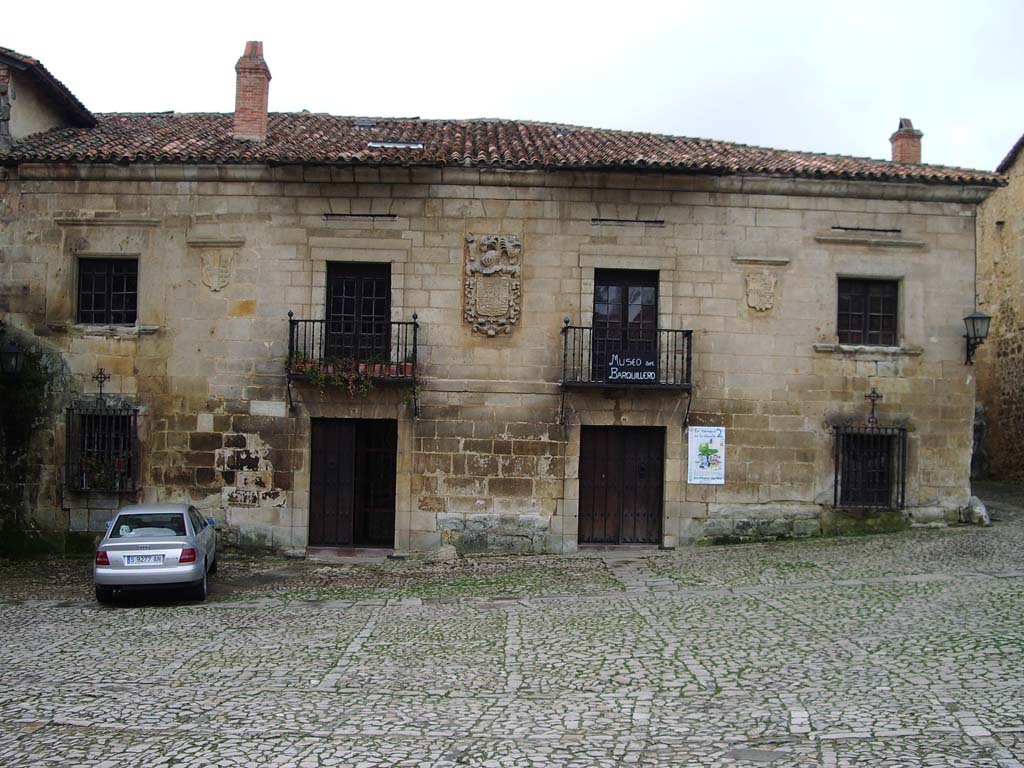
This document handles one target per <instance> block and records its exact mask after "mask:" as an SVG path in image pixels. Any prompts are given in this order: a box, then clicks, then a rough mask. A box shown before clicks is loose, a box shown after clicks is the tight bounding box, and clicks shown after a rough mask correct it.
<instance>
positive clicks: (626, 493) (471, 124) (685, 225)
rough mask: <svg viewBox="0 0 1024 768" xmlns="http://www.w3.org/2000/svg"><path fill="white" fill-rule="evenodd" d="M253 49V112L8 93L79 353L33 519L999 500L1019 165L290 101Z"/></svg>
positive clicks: (949, 508)
mask: <svg viewBox="0 0 1024 768" xmlns="http://www.w3.org/2000/svg"><path fill="white" fill-rule="evenodd" d="M25 61H31V60H29V59H26V58H25V57H19V56H17V55H15V54H13V53H11V52H9V51H5V50H0V66H2V67H4V68H5V69H6V70H7V72H8V73H9V74H13V76H14V81H13V82H14V83H15V84H17V83H18V82H19V81H18V78H19V77H20V74H19V73H22V72H25V71H27V70H22V69H19V68H18V67H19V62H25ZM33 66H34V67H37V68H38V64H33V65H31V66H30V67H29V68H31V67H33ZM39 71H41V68H39ZM236 74H237V82H238V90H237V101H236V108H235V112H234V113H233V114H231V113H228V114H178V113H160V114H102V115H91V114H89V113H88V112H87V111H85V110H84V108H83V109H81V110H77V111H75V110H71V109H70V107H69V105H74V104H77V101H76V100H74V98H73V97H72V96H71V95H70V94H69V93H67V90H66V89H65V88H64V87H63V86H61V85H60V84H59V83H57V82H56V81H54V80H52V78H51V79H49V80H47V81H45V83H43V85H40V86H39V87H38V93H39V100H40V101H42V102H44V103H48V104H52V105H53V112H52V113H53V114H57V113H58V112H59V109H58V107H60V108H61V109H63V110H64V111H63V112H61V115H62V117H61V120H60V125H58V126H57V127H53V128H51V129H49V130H42V129H44V128H47V127H48V126H46V125H41V126H36V127H35V128H34V129H30V130H25V129H23V128H22V129H19V128H18V126H19V125H24V124H23V123H19V122H18V118H17V113H18V110H19V109H20V108H21V104H22V103H23V102H22V99H21V94H19V97H18V99H16V100H12V101H11V102H10V104H11V105H12V106H13V111H12V112H11V117H10V126H11V128H12V131H11V134H12V136H13V146H12V148H11V149H10V150H7V151H6V152H5V153H4V154H3V155H0V221H2V222H3V228H2V230H0V254H2V260H0V281H2V285H3V292H2V293H0V310H2V311H3V313H4V316H5V317H6V320H7V324H8V329H9V331H11V332H12V333H14V334H15V335H16V337H17V338H18V339H19V340H20V343H22V344H24V345H27V346H31V347H32V348H34V349H39V350H43V351H45V352H46V353H47V354H50V355H57V356H58V357H59V359H60V360H61V361H62V365H63V368H64V373H65V374H66V380H67V382H69V383H68V385H67V387H66V391H64V393H63V394H62V396H61V402H60V407H59V409H57V408H55V409H54V412H53V414H52V418H51V419H50V420H49V421H47V424H46V426H45V428H43V429H40V430H39V433H38V434H37V436H36V440H35V441H34V443H33V445H32V450H33V451H34V452H35V453H34V454H33V455H34V456H35V457H36V460H35V461H34V462H33V468H32V478H26V479H25V481H26V485H25V487H26V488H30V489H32V490H30V491H26V492H25V496H24V499H23V500H24V503H25V505H26V506H27V507H28V508H29V512H28V518H27V520H28V522H26V523H25V525H28V526H29V527H31V528H32V529H33V530H36V531H39V532H47V531H49V532H52V533H60V532H69V531H70V532H89V531H97V530H102V526H103V521H104V520H105V519H106V518H107V517H108V516H109V513H110V508H111V507H112V506H114V505H116V504H118V503H123V502H125V501H127V500H134V499H143V500H152V501H156V500H173V499H185V498H187V499H191V500H192V501H193V502H194V503H195V504H196V505H197V506H200V507H202V508H204V509H207V510H209V511H210V513H211V514H213V515H215V516H217V517H218V519H219V521H220V524H221V525H222V526H223V527H224V528H225V531H226V533H227V534H228V535H230V536H232V537H234V538H235V539H236V540H238V541H240V542H243V543H259V544H268V545H271V546H274V547H278V548H285V549H302V548H304V547H307V546H308V547H318V546H325V547H358V546H383V547H387V548H393V549H395V550H399V551H406V550H420V549H430V548H434V547H437V546H439V545H440V544H442V543H445V542H450V543H453V544H455V545H456V546H458V547H460V548H462V549H465V550H480V549H487V548H494V549H506V550H514V551H527V550H531V551H553V552H571V551H574V550H575V549H576V547H577V546H578V545H579V544H584V543H630V542H635V543H650V544H656V545H662V546H669V547H671V546H676V545H682V544H687V543H693V542H696V541H700V540H704V539H715V538H719V539H720V538H733V537H735V538H747V537H755V536H787V535H798V536H799V535H812V534H816V533H819V532H821V531H822V530H825V531H829V530H837V529H839V530H841V529H843V528H844V527H845V526H849V525H853V526H867V527H875V526H891V525H903V524H906V523H908V522H935V521H942V520H945V519H949V518H950V517H951V516H952V517H955V516H956V514H957V511H958V509H959V508H960V507H961V506H962V505H964V504H965V503H966V501H967V499H968V495H969V490H968V465H969V458H970V450H971V422H972V415H973V407H974V378H973V375H972V374H973V370H972V369H971V368H968V367H966V366H965V365H964V362H963V340H962V338H961V335H962V331H961V328H962V320H961V318H962V317H963V316H964V315H965V314H966V313H968V312H970V311H971V309H972V308H973V303H974V257H975V253H974V228H975V214H976V207H977V205H978V203H979V202H981V201H982V200H983V199H984V198H985V196H986V195H987V194H988V193H989V192H990V191H991V189H992V188H993V187H994V186H997V185H998V184H999V183H1000V180H999V177H998V176H996V175H995V174H991V173H985V172H976V171H966V170H963V169H956V168H947V167H939V166H931V165H922V164H920V163H919V162H900V163H897V162H890V161H880V160H869V159H861V158H852V157H842V156H832V155H818V154H809V153H802V152H790V151H781V150H773V149H763V148H757V147H749V146H744V145H737V144H730V143H726V142H719V141H709V140H703V139H689V138H681V137H672V136H664V135H654V134H643V133H628V132H621V131H611V130H596V129H590V128H581V127H575V126H569V125H554V124H544V123H531V122H512V121H500V120H420V119H388V118H349V117H334V116H329V115H323V114H310V113H288V114H284V113H269V114H268V113H267V111H266V109H267V103H268V97H267V93H268V86H269V81H270V71H269V68H268V67H267V65H266V63H265V62H264V60H263V56H262V45H261V44H259V43H250V44H248V45H247V46H246V50H245V54H244V55H243V57H242V58H241V59H240V60H239V61H238V65H237V67H236ZM43 86H45V87H43ZM27 90H28V89H27V88H26V91H27ZM908 134H909V135H908ZM915 134H916V135H915ZM905 141H909V142H911V143H912V142H914V141H917V142H918V146H919V142H920V134H919V133H917V132H915V131H914V130H913V128H912V126H910V125H909V121H907V124H906V125H903V124H902V123H901V129H900V131H897V134H894V137H893V145H894V151H895V150H896V147H897V145H899V146H900V147H901V149H900V152H904V151H907V150H906V148H905V147H904V145H903V142H905ZM912 149H913V148H912V147H911V149H910V151H912ZM900 156H901V157H904V158H907V159H919V155H918V158H909V156H907V155H902V154H901V155H900ZM98 369H102V372H103V375H100V374H99V370H98ZM107 375H109V377H110V378H109V379H105V378H104V377H105V376H107ZM97 377H99V378H97ZM100 385H102V387H103V389H102V393H103V394H102V396H101V395H100V394H99V393H98V392H97V388H98V387H99V386H100ZM872 393H876V394H877V396H876V397H874V399H866V396H868V395H870V394H872ZM872 416H874V418H871V417H872ZM691 427H721V428H724V433H723V432H721V431H719V432H718V433H717V437H715V438H714V439H712V438H708V439H707V440H706V441H705V440H704V438H701V439H700V440H699V441H698V440H696V439H695V441H694V445H693V446H691V445H690V435H691V432H690V430H689V428H691ZM707 434H715V433H712V432H708V433H707ZM723 434H724V445H723V443H722V442H721V436H722V435H723ZM698 442H699V445H698ZM691 449H692V450H691ZM691 454H692V457H691ZM723 460H724V481H721V482H718V483H717V484H716V482H714V480H715V478H714V475H715V472H716V471H720V470H721V469H722V467H723ZM702 473H703V476H708V477H710V479H711V480H712V482H710V483H709V482H699V481H700V480H701V478H702ZM719 480H721V477H719Z"/></svg>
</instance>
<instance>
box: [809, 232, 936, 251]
mask: <svg viewBox="0 0 1024 768" xmlns="http://www.w3.org/2000/svg"><path fill="white" fill-rule="evenodd" d="M814 241H815V242H817V243H828V244H831V245H866V246H868V247H869V248H926V247H927V246H928V243H926V242H925V241H924V240H911V239H910V238H906V237H898V236H895V235H886V234H883V233H881V232H870V233H867V232H865V233H863V234H858V233H854V232H843V233H838V232H823V233H819V234H817V235H815V236H814Z"/></svg>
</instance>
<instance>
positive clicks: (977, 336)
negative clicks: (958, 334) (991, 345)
mask: <svg viewBox="0 0 1024 768" xmlns="http://www.w3.org/2000/svg"><path fill="white" fill-rule="evenodd" d="M991 322H992V317H991V316H990V315H986V314H985V313H984V312H979V311H978V310H974V311H973V312H971V314H969V315H968V316H967V317H965V318H964V325H966V326H967V333H965V334H964V338H965V339H967V365H973V364H974V363H973V360H974V350H976V349H977V348H978V347H980V346H981V345H982V344H984V343H985V339H987V338H988V326H989V324H990V323H991Z"/></svg>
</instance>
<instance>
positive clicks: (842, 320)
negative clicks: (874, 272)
mask: <svg viewBox="0 0 1024 768" xmlns="http://www.w3.org/2000/svg"><path fill="white" fill-rule="evenodd" d="M837 296H838V301H837V308H836V336H837V338H838V339H839V343H840V344H850V345H859V346H867V347H895V346H898V345H899V337H900V333H899V321H900V311H899V310H900V307H899V300H900V281H899V280H883V279H874V278H854V277H840V278H839V283H838V290H837ZM858 301H859V306H858Z"/></svg>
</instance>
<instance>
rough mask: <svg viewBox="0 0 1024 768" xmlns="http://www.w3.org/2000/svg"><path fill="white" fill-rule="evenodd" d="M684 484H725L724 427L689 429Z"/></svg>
mask: <svg viewBox="0 0 1024 768" xmlns="http://www.w3.org/2000/svg"><path fill="white" fill-rule="evenodd" d="M688 443H689V461H687V463H686V466H687V472H686V482H688V483H694V484H698V485H724V484H725V427H690V431H689V440H688Z"/></svg>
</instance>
